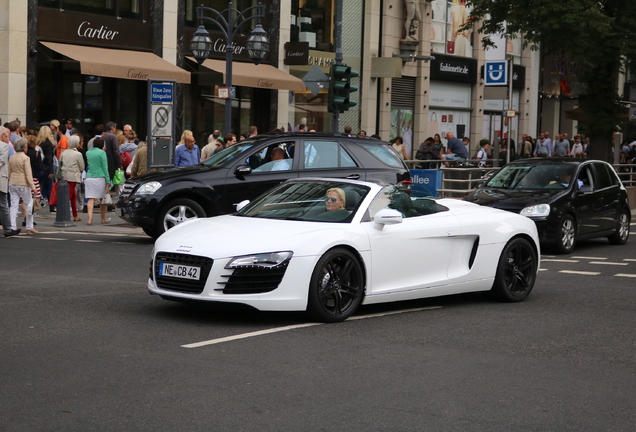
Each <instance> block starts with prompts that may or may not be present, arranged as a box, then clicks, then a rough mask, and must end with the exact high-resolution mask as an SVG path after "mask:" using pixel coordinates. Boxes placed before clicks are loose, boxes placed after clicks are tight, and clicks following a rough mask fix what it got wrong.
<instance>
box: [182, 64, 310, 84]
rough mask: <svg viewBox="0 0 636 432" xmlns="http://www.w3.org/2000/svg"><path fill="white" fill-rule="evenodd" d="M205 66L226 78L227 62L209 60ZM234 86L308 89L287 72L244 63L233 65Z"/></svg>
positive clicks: (298, 79)
mask: <svg viewBox="0 0 636 432" xmlns="http://www.w3.org/2000/svg"><path fill="white" fill-rule="evenodd" d="M193 60H194V59H193ZM203 66H204V67H206V68H208V69H212V70H213V71H216V72H219V73H222V74H223V78H225V61H223V60H212V59H208V60H206V61H204V62H203ZM232 85H236V86H243V87H254V88H264V89H277V90H294V91H304V90H306V89H307V87H306V86H305V84H304V83H303V81H302V80H301V79H300V78H297V77H295V76H293V75H290V74H288V73H287V72H285V71H282V70H280V69H277V68H275V67H273V66H270V65H266V64H260V65H255V64H253V63H244V62H234V63H232Z"/></svg>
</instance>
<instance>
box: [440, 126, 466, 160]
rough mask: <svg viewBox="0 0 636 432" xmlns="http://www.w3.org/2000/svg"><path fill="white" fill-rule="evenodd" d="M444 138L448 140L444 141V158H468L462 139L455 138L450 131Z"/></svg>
mask: <svg viewBox="0 0 636 432" xmlns="http://www.w3.org/2000/svg"><path fill="white" fill-rule="evenodd" d="M446 139H447V140H448V143H446V154H445V155H444V157H445V158H446V160H450V161H457V162H465V161H466V159H468V150H467V149H466V146H465V145H464V143H463V142H462V140H460V139H459V138H455V135H454V134H453V133H452V132H448V133H447V134H446Z"/></svg>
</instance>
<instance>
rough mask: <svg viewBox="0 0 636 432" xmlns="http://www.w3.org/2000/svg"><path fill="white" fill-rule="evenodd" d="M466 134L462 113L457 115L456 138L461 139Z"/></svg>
mask: <svg viewBox="0 0 636 432" xmlns="http://www.w3.org/2000/svg"><path fill="white" fill-rule="evenodd" d="M465 134H466V124H465V123H464V114H460V115H459V123H457V138H459V139H462V138H464V136H465Z"/></svg>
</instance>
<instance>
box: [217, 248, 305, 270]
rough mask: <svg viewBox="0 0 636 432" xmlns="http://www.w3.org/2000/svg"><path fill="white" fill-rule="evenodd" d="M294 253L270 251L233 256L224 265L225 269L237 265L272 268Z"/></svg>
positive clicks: (285, 260)
mask: <svg viewBox="0 0 636 432" xmlns="http://www.w3.org/2000/svg"><path fill="white" fill-rule="evenodd" d="M293 254H294V253H293V252H292V251H285V252H270V253H262V254H254V255H243V256H239V257H235V258H234V259H232V260H231V261H230V262H229V263H228V264H227V265H226V266H225V268H226V269H233V268H239V267H243V268H245V267H260V268H273V267H278V266H279V265H281V264H284V263H285V262H287V261H289V260H290V259H291V257H292V255H293Z"/></svg>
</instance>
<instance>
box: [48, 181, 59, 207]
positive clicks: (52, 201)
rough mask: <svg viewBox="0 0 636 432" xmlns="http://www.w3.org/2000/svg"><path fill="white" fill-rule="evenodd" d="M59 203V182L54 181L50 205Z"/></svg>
mask: <svg viewBox="0 0 636 432" xmlns="http://www.w3.org/2000/svg"><path fill="white" fill-rule="evenodd" d="M56 205H57V182H55V183H53V187H52V188H51V193H50V194H49V206H51V207H53V206H56Z"/></svg>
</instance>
